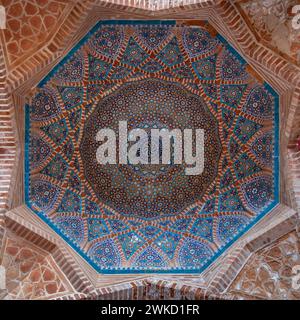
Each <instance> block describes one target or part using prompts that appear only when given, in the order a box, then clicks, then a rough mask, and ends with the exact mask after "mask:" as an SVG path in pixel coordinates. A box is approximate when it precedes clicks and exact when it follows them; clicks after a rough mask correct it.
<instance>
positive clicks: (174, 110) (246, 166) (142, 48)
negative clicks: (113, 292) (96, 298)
mask: <svg viewBox="0 0 300 320" xmlns="http://www.w3.org/2000/svg"><path fill="white" fill-rule="evenodd" d="M278 104H279V101H278V95H277V94H276V92H275V91H274V90H273V89H272V88H271V87H270V85H268V84H267V83H261V82H260V81H259V80H257V79H256V78H255V71H254V70H253V69H252V67H251V66H250V65H249V64H248V63H247V62H246V61H245V60H244V59H243V58H242V57H241V55H240V54H239V53H237V52H236V51H235V50H234V49H233V48H232V47H231V46H230V45H229V44H228V43H227V42H226V40H225V39H224V38H223V37H221V36H220V35H218V34H217V33H216V32H215V30H213V29H212V27H211V26H210V25H209V24H207V23H205V22H203V25H202V26H199V27H193V28H192V27H188V26H182V25H180V24H176V22H175V21H155V22H152V21H143V22H142V21H113V22H112V21H101V22H99V23H98V24H97V25H96V26H95V27H94V28H93V29H92V30H91V31H90V32H89V33H88V34H87V35H86V36H85V37H84V38H83V39H82V40H81V41H80V42H79V43H78V45H77V46H76V47H75V48H73V49H72V50H71V51H70V52H69V53H68V55H67V56H66V57H65V58H64V59H63V60H62V61H61V62H60V63H59V64H58V65H57V66H56V67H55V68H54V69H53V70H52V71H51V72H50V73H49V74H48V76H46V78H45V79H43V80H42V81H41V83H40V84H39V87H38V90H37V92H36V94H35V95H34V97H33V98H32V100H31V102H30V104H29V105H27V106H26V137H25V139H26V141H25V153H26V155H25V169H26V170H25V172H26V173H25V191H26V203H27V205H28V206H29V207H30V208H31V209H32V210H33V211H34V214H37V215H38V216H39V217H40V218H41V219H43V220H44V221H45V222H46V223H47V224H48V225H49V226H50V227H51V228H52V229H53V230H55V231H56V232H57V233H58V234H59V235H60V236H61V237H62V238H63V239H64V240H66V241H67V242H68V243H69V244H70V246H72V247H73V248H74V249H75V250H76V251H77V252H78V253H79V254H80V255H81V256H82V257H83V258H84V259H86V260H87V261H88V262H89V263H90V264H91V265H92V266H93V267H94V268H95V269H96V270H97V271H99V272H101V273H139V272H165V273H172V272H173V273H174V272H175V273H197V272H201V271H202V270H204V269H205V268H206V267H207V266H209V265H210V264H211V263H212V262H213V261H214V260H215V259H216V258H217V257H218V256H219V255H220V254H221V253H222V252H224V250H226V248H228V247H229V246H230V245H231V244H232V243H233V242H234V241H236V240H237V239H238V238H239V237H240V236H241V235H242V234H244V233H245V232H246V231H247V230H249V228H251V227H252V226H253V225H254V224H255V223H256V222H257V221H258V220H259V219H261V218H262V217H263V216H264V215H265V214H267V213H268V212H269V211H270V210H271V209H272V208H273V207H275V206H276V205H277V204H278V202H279V190H278V189H279V178H278V176H279V169H278V168H279V119H278ZM119 120H126V121H128V126H129V128H136V127H139V128H141V127H142V128H144V129H145V130H148V129H149V128H153V127H155V128H168V129H173V128H180V129H183V128H187V127H188V128H192V129H195V128H203V129H204V132H205V163H204V172H203V173H202V174H201V175H199V176H187V175H184V173H183V166H178V165H177V166H176V165H172V164H171V165H169V166H168V165H159V166H156V167H152V166H151V165H149V166H142V165H134V166H133V165H125V166H124V165H123V166H121V165H109V166H101V165H99V164H97V162H95V160H96V157H95V152H96V149H97V146H99V142H97V141H96V140H95V135H96V133H97V130H98V129H99V128H100V127H112V128H114V127H115V126H116V123H117V121H119Z"/></svg>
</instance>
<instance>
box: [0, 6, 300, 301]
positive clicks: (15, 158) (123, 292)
mask: <svg viewBox="0 0 300 320" xmlns="http://www.w3.org/2000/svg"><path fill="white" fill-rule="evenodd" d="M4 2H5V1H4ZM8 2H9V7H11V6H12V5H13V4H18V3H20V1H8ZM45 3H47V5H46V4H45V6H44V7H43V6H42V7H41V6H40V4H39V3H38V1H37V6H36V9H38V10H42V11H41V13H40V15H41V18H42V19H46V17H47V16H49V17H51V19H54V20H52V21H53V24H54V25H55V27H54V28H53V29H51V36H49V34H47V33H44V35H43V36H41V37H40V39H39V41H36V42H35V43H36V47H35V48H34V50H30V48H28V50H25V49H26V44H25V48H24V41H23V44H22V40H24V39H25V40H26V37H27V36H26V32H25V34H24V33H22V32H21V33H20V34H19V41H20V42H19V43H18V44H17V46H18V50H20V48H21V49H22V50H23V52H22V54H23V55H22V56H20V57H22V58H20V57H19V51H18V52H17V51H16V50H17V49H16V48H15V51H14V48H13V46H12V44H11V43H13V41H12V40H11V39H10V40H9V41H8V40H7V37H8V36H7V35H5V33H3V32H2V33H1V34H0V39H1V46H0V107H1V108H0V181H1V184H0V244H1V241H2V245H1V248H2V251H0V252H2V256H3V257H4V255H6V253H5V250H4V249H3V248H6V247H7V245H4V243H6V244H7V241H8V239H9V237H10V239H11V240H10V241H16V240H15V239H18V241H20V239H23V241H24V243H26V245H27V244H28V243H29V244H28V245H30V243H31V244H33V245H37V244H38V245H39V246H40V247H41V248H42V250H45V251H46V252H48V254H46V255H50V256H51V259H54V261H55V264H56V267H57V268H58V269H59V272H58V273H59V274H60V272H61V276H59V277H62V278H60V280H59V281H62V279H63V278H64V279H67V280H64V281H67V282H68V283H69V284H70V287H69V288H70V289H68V290H69V291H68V292H65V291H64V292H61V293H60V294H59V295H57V296H50V295H49V294H48V295H47V294H46V295H45V296H44V298H54V299H57V298H59V299H105V298H116V299H153V298H159V299H166V298H172V299H179V298H181V299H183V298H186V299H205V298H210V299H211V298H224V299H232V298H245V297H248V298H249V297H251V298H261V297H262V296H261V295H257V293H256V292H255V291H239V290H240V289H237V288H242V287H243V288H244V284H243V283H244V282H245V281H246V280H241V279H244V278H243V276H242V274H243V273H247V271H245V270H248V269H251V268H253V267H251V266H253V262H251V261H252V260H253V259H254V260H255V259H258V260H259V261H261V260H263V258H259V257H262V256H263V257H264V256H266V252H268V250H269V249H268V248H270V250H271V248H273V247H272V244H269V243H268V244H266V248H265V249H263V250H265V251H259V252H258V253H256V254H255V257H256V258H251V259H252V260H251V259H250V260H249V267H247V265H246V266H245V267H244V269H243V265H244V264H245V263H246V261H247V259H248V258H249V257H250V256H252V255H253V253H251V250H250V251H249V249H247V250H246V251H245V249H243V248H242V247H240V248H237V250H236V251H233V252H232V255H229V256H227V257H226V259H227V260H226V261H227V263H228V266H227V267H226V268H224V270H223V271H220V270H219V272H220V273H219V275H218V277H215V278H214V281H215V285H213V286H212V287H211V288H210V289H207V288H202V287H201V286H200V284H199V283H198V284H197V282H194V283H193V284H189V285H186V284H184V281H182V282H178V281H177V280H176V279H168V280H163V279H156V278H153V277H146V278H145V279H137V280H130V281H128V282H126V283H124V284H114V285H111V286H108V285H102V287H101V288H96V287H97V284H95V283H94V282H93V281H91V279H89V278H88V277H87V276H86V275H85V269H86V270H88V268H85V267H84V263H83V262H82V263H80V264H78V263H77V260H74V257H72V252H71V251H70V250H69V249H68V248H67V247H66V246H64V244H61V245H60V246H59V247H58V246H57V243H53V242H52V240H51V237H49V236H48V235H47V236H46V234H45V233H44V231H40V230H42V229H40V226H36V227H31V228H29V226H28V225H26V223H24V221H23V220H22V218H21V216H22V214H21V212H22V210H21V209H20V210H19V209H18V210H15V216H16V217H17V218H14V219H13V218H12V217H10V218H6V226H5V228H1V226H4V224H5V221H4V214H5V212H6V211H7V209H11V208H13V207H15V206H18V205H21V204H22V202H23V196H22V188H23V183H22V173H23V171H22V143H23V142H22V140H23V135H22V134H23V131H22V130H23V117H22V113H21V112H19V111H20V108H23V104H24V101H25V100H24V98H23V97H27V98H30V95H31V94H32V92H33V90H32V88H34V86H35V85H36V83H37V82H38V81H39V79H41V78H42V77H43V76H44V75H45V74H46V73H47V72H48V71H49V70H50V69H51V68H52V66H53V65H54V64H55V63H57V61H59V60H60V59H61V58H62V57H63V56H64V55H65V53H66V52H67V51H68V50H69V49H70V48H71V47H72V46H73V45H74V44H75V43H76V42H78V40H79V39H80V38H81V37H82V36H83V35H84V34H85V33H86V32H87V31H88V30H89V29H90V27H91V26H92V25H93V24H94V23H95V22H96V21H97V20H99V19H109V18H119V19H120V18H124V19H126V18H131V19H134V18H136V19H149V17H150V18H151V17H155V19H162V18H165V19H167V18H172V19H190V18H193V19H203V18H208V19H209V21H210V22H211V23H212V24H214V25H215V27H216V28H217V29H218V31H219V32H220V33H221V34H222V35H223V36H225V37H227V38H228V39H229V40H230V41H231V42H232V44H233V45H234V46H235V47H236V48H237V49H238V50H240V51H241V52H243V53H244V54H245V56H246V57H247V59H248V60H249V61H250V62H251V63H253V64H254V65H255V67H256V70H259V71H261V72H265V74H266V77H269V81H270V83H271V84H272V85H274V86H275V87H277V88H278V92H279V93H280V97H281V102H282V108H283V110H282V126H281V127H282V132H281V136H282V149H283V150H287V147H289V149H288V152H284V154H283V156H284V157H285V158H284V161H283V164H284V166H283V167H282V170H283V172H282V176H283V177H284V181H283V183H284V186H283V188H282V190H288V197H287V199H286V202H287V203H288V204H289V205H291V206H292V207H293V208H295V209H296V210H297V211H298V209H299V205H300V189H299V188H300V183H299V174H300V173H299V172H300V171H299V170H300V163H299V157H300V155H299V152H298V151H297V150H296V147H295V141H296V139H297V137H298V136H299V135H300V126H299V119H300V111H299V101H300V69H299V67H297V66H296V65H294V64H293V63H292V62H291V61H290V60H288V59H285V57H282V56H281V55H279V54H278V53H277V52H275V51H272V49H270V48H269V47H265V46H264V44H263V43H261V42H260V41H259V40H258V39H256V38H255V36H254V35H253V33H252V32H251V29H250V28H249V26H248V25H247V23H246V22H245V21H244V19H243V17H242V15H241V13H240V11H239V10H238V8H237V7H236V6H235V4H234V3H233V2H230V1H219V0H217V1H206V2H203V3H202V4H201V5H200V4H193V5H188V6H186V7H179V8H172V9H168V10H161V11H158V12H156V13H155V15H154V13H153V12H150V11H148V12H147V11H145V10H140V9H138V8H133V7H124V6H122V5H120V3H119V4H117V5H116V4H111V3H108V2H104V1H97V0H96V1H92V0H88V1H69V2H68V1H65V2H64V3H65V6H61V7H60V5H59V3H61V2H60V1H54V0H49V1H45ZM51 3H52V11H51V9H50V8H51ZM55 3H56V4H57V3H58V4H57V6H56V8H57V9H54V7H53V4H55ZM16 8H18V6H16ZM66 8H67V9H66ZM10 10H12V9H10ZM14 10H17V9H14ZM27 10H28V9H27ZM31 10H35V9H34V8H31ZM47 10H48V11H49V10H50V11H51V12H52V14H48V13H47V12H48V11H47ZM53 11H54V13H55V14H54V13H53ZM10 12H11V13H10V14H11V15H14V14H15V15H16V14H17V13H14V11H10ZM17 12H18V11H17ZM29 12H30V9H29ZM27 14H28V12H27ZM20 16H21V14H20ZM47 19H50V18H47ZM11 20H14V19H11ZM36 23H37V22H36ZM35 27H36V26H35ZM25 29H26V28H25ZM45 32H46V31H45ZM22 37H23V38H22ZM8 38H9V37H8ZM8 45H9V46H8ZM22 45H23V47H22ZM16 52H17V53H16ZM17 128H18V130H17ZM10 190H11V191H10ZM34 228H36V230H34ZM5 229H8V230H10V231H9V233H10V235H9V236H8V235H6V233H5V232H4V231H5ZM284 230H289V229H284ZM282 232H284V231H282ZM281 235H282V233H279V234H278V236H281ZM287 237H288V238H287V239H296V238H297V234H296V233H295V232H294V233H290V235H289V236H287ZM280 241H283V242H284V241H286V240H280ZM288 241H289V240H288ZM281 243H282V242H280V243H279V244H277V246H279V247H280V248H281V247H282V245H281ZM284 243H285V242H284ZM275 246H276V245H275ZM298 249H299V246H298V247H296V246H295V250H298ZM280 250H281V249H280ZM280 252H282V254H283V257H282V259H285V258H284V254H285V251H280ZM260 259H261V260H260ZM254 260H253V261H254ZM251 263H252V264H251ZM247 268H248V269H247ZM240 270H242V271H241V273H240V274H241V276H240V278H237V280H236V282H235V283H234V284H232V285H231V286H230V288H229V285H230V283H231V282H232V281H233V280H234V278H235V277H236V274H237V273H238V272H239V271H240ZM211 273H212V274H213V273H214V270H211ZM225 275H226V276H228V281H225V282H224V281H222V277H223V276H225ZM94 278H95V279H96V278H97V276H95V277H94ZM100 278H101V276H100ZM168 278H170V277H168ZM218 278H219V279H218ZM239 279H240V280H239ZM19 281H21V282H22V281H23V278H22V280H19ZM115 281H120V280H115ZM115 281H113V279H112V283H115ZM239 281H240V282H239ZM247 281H248V280H247ZM266 282H268V280H266V279H265V280H264V281H262V286H265V283H266ZM98 284H100V285H101V281H98ZM274 286H275V287H276V288H278V286H279V287H280V284H278V283H277V284H275V285H274ZM22 290H23V289H22ZM266 290H267V291H265V297H266V296H267V297H270V296H268V294H269V293H270V292H275V291H276V290H277V289H276V290H275V289H274V290H273V291H270V290H269V287H268V289H266ZM268 290H269V291H268ZM46 291H47V290H46ZM46 291H44V292H46ZM237 291H238V292H237ZM253 292H254V293H253ZM276 292H277V291H276ZM272 294H274V296H276V294H275V293H271V295H272ZM31 297H33V296H31ZM35 297H36V296H35ZM286 297H289V298H295V297H297V294H294V293H293V294H291V293H287V294H286V295H283V296H281V298H286Z"/></svg>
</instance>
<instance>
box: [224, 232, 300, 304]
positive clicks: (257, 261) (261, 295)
mask: <svg viewBox="0 0 300 320" xmlns="http://www.w3.org/2000/svg"><path fill="white" fill-rule="evenodd" d="M299 249H300V243H299V238H298V237H297V235H296V233H295V232H291V233H289V234H288V235H286V236H284V237H282V238H281V239H279V240H278V241H276V242H275V243H274V244H273V245H271V246H268V247H266V248H264V249H261V250H259V251H258V252H257V253H255V254H254V255H253V256H252V257H251V258H250V260H249V261H248V263H247V264H246V265H245V267H244V268H243V269H242V271H241V272H240V274H239V275H238V277H237V278H236V279H235V281H234V283H233V284H232V285H231V287H230V289H229V292H230V293H231V294H233V295H235V297H236V298H240V299H242V298H243V299H296V300H298V299H299V298H300V290H294V289H293V288H292V268H293V266H295V265H299V263H300V251H299Z"/></svg>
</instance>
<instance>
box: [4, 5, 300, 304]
mask: <svg viewBox="0 0 300 320" xmlns="http://www.w3.org/2000/svg"><path fill="white" fill-rule="evenodd" d="M213 6H214V5H213V4H208V5H205V6H204V7H203V6H202V5H200V6H197V5H195V7H197V8H199V17H202V18H204V17H207V16H209V19H208V20H209V21H210V23H211V25H213V26H214V27H215V28H216V29H217V30H218V31H219V32H220V33H223V35H224V36H225V37H228V38H229V39H230V41H231V43H233V44H234V46H237V47H239V48H242V49H241V50H240V51H241V52H244V48H245V46H244V43H243V40H241V39H240V38H238V36H236V37H237V38H234V37H233V36H232V34H231V33H229V32H228V26H230V27H232V28H233V30H234V34H235V35H236V34H237V33H236V32H237V31H236V28H235V27H236V21H238V22H239V23H241V19H240V18H238V17H237V16H236V15H234V17H235V20H234V23H231V18H228V17H229V16H230V15H231V14H232V13H233V12H234V9H233V8H232V7H231V6H230V5H229V6H228V8H227V6H223V7H222V6H219V7H218V6H216V9H217V10H215V8H213ZM229 7H230V8H229ZM116 8H118V6H116ZM208 8H209V10H211V11H212V12H210V14H208V10H207V9H208ZM97 9H99V7H97ZM113 9H114V6H112V7H111V10H112V11H113ZM180 11H181V9H180ZM100 13H101V10H100V11H99V12H98V13H97V14H100ZM97 14H96V16H97ZM219 14H222V15H223V16H222V17H223V19H224V20H222V19H220V16H219ZM128 16H130V17H132V13H128ZM186 16H187V18H186V19H190V17H189V14H187V15H186ZM90 17H91V16H89V18H90ZM218 19H219V20H218ZM87 20H88V19H87ZM216 21H218V22H219V23H216ZM91 23H92V19H91V20H90V21H89V22H88V23H87V24H88V25H90V24H91ZM193 23H194V22H192V23H189V24H193ZM196 24H197V23H196ZM226 28H227V29H226ZM243 35H245V34H243ZM247 35H248V36H249V35H250V38H251V33H249V30H247ZM242 44H243V45H242ZM240 45H242V46H240ZM259 50H260V51H258V52H261V51H262V48H261V46H260V47H259ZM246 56H247V54H246ZM55 57H56V56H55V55H54V56H53V57H52V58H51V61H55V60H54V59H55ZM43 59H44V58H42V57H41V61H43ZM268 59H270V56H269V57H268ZM276 59H277V60H276ZM247 60H248V59H247ZM271 60H272V61H274V60H276V61H283V60H280V58H278V57H276V56H274V55H271ZM250 61H251V65H252V66H254V68H255V69H256V70H259V73H260V74H262V75H263V77H264V78H265V79H270V81H271V82H272V83H273V86H274V87H275V88H278V91H279V92H280V99H281V103H280V106H281V108H283V107H284V108H286V105H287V101H286V100H285V99H283V96H284V95H285V92H289V90H292V89H291V88H292V85H291V86H288V85H287V87H288V88H290V89H282V87H280V83H285V84H287V82H286V80H282V79H287V78H288V79H289V81H292V83H294V79H292V78H291V76H290V74H287V73H285V74H282V73H281V76H282V77H283V78H282V79H279V78H278V76H277V75H275V74H276V73H277V74H278V72H279V70H281V69H280V68H277V69H276V72H275V71H274V68H273V69H272V74H269V73H267V72H265V70H264V68H263V66H264V65H265V66H267V67H270V66H271V65H270V64H269V62H268V61H269V60H264V59H261V57H258V56H256V58H251V59H250ZM52 65H53V62H52ZM43 66H44V65H41V66H40V68H43ZM48 69H49V68H46V69H45V68H44V71H43V72H44V74H45V73H46V72H47V70H48ZM21 72H24V77H25V78H26V77H28V75H26V72H27V70H25V69H24V70H22V71H21ZM257 75H258V74H257ZM258 77H260V76H258ZM289 77H290V78H289ZM37 78H40V75H38V74H37V75H35V79H37ZM273 79H275V80H274V81H273ZM9 81H10V83H13V80H12V78H10V80H9ZM33 81H35V80H33ZM31 86H32V81H31V80H30V81H27V84H26V83H25V85H23V86H22V88H20V89H21V90H20V91H19V89H16V90H15V91H14V92H13V95H14V96H15V97H16V100H17V101H19V102H18V103H17V104H16V107H17V106H19V107H20V108H21V107H22V105H20V101H22V99H23V95H22V96H19V92H22V90H24V88H26V90H27V92H29V91H30V88H31ZM13 87H14V88H17V87H18V82H16V83H13ZM287 94H288V93H287ZM31 95H32V93H31ZM21 97H22V98H21ZM293 103H295V100H293ZM289 117H291V115H289ZM21 118H22V116H21ZM21 118H19V115H18V116H16V120H17V123H20V120H21V123H22V119H21ZM286 118H287V119H288V117H286ZM289 119H290V118H289ZM20 127H22V126H20ZM283 127H284V128H285V127H286V123H285V124H284V125H283ZM287 130H288V133H287V134H290V131H289V130H290V127H289V128H287ZM281 137H282V135H281ZM283 140H284V139H283ZM18 148H19V150H22V147H21V145H19V146H18ZM283 160H286V159H284V158H283ZM17 163H18V162H17ZM281 166H283V164H281ZM282 173H283V171H281V174H282ZM15 174H17V173H15ZM19 179H20V176H18V175H17V181H18V180H19ZM21 179H22V178H21ZM282 186H283V187H284V188H281V192H283V190H284V189H286V188H287V187H286V182H284V183H283V182H282ZM21 192H22V190H21ZM284 198H285V197H284ZM284 198H283V199H284ZM281 199H282V197H281ZM284 201H287V202H289V199H286V198H285V200H284ZM10 203H12V205H11V207H17V206H18V205H20V204H22V199H21V198H19V197H18V195H17V196H14V198H13V201H10ZM21 210H23V211H26V212H27V213H25V212H24V214H21V215H18V214H17V215H16V214H15V213H14V210H12V211H8V212H7V214H6V217H7V219H8V225H9V226H11V227H12V228H13V229H14V230H16V229H18V228H19V227H20V224H21V225H23V226H24V227H25V226H26V228H27V229H28V230H29V229H31V230H32V232H35V233H39V234H43V237H46V239H48V238H49V236H48V234H51V231H50V230H49V231H48V232H46V231H45V228H46V226H44V225H43V223H42V222H41V221H40V222H38V220H37V221H35V223H33V221H30V223H29V222H28V221H29V220H30V219H29V218H30V216H28V215H27V214H28V213H29V212H28V209H26V208H25V207H24V206H23V209H22V208H20V212H21ZM271 215H272V220H271V219H268V220H266V219H263V220H262V221H260V223H259V224H257V226H255V227H254V228H252V229H251V230H250V231H248V232H247V235H248V236H247V237H246V235H244V237H242V238H241V239H240V240H241V241H237V242H239V244H237V243H235V245H236V246H235V247H236V248H235V251H234V250H233V251H232V248H233V246H232V247H231V248H229V249H228V250H227V251H226V252H227V254H228V255H225V256H224V255H222V257H220V258H219V259H218V260H217V261H216V262H218V263H214V266H212V269H210V270H206V271H207V272H208V271H211V274H213V276H210V279H211V278H213V279H214V281H213V282H214V286H213V288H214V289H216V290H217V291H218V292H221V290H219V289H220V286H221V287H222V288H221V289H224V281H225V282H226V283H227V285H228V283H229V282H230V280H229V282H228V281H227V280H224V278H223V279H222V275H223V276H224V274H226V272H229V271H230V275H229V278H230V279H232V277H234V275H235V274H236V273H237V272H238V267H239V266H240V263H242V262H241V261H245V260H246V259H247V257H248V256H249V254H250V253H251V252H252V250H257V248H258V246H262V245H263V244H265V243H268V242H270V241H272V239H276V237H278V236H279V235H280V234H282V233H284V232H288V230H291V229H292V228H294V226H295V223H296V220H297V219H296V213H295V211H293V210H292V209H289V208H288V207H286V206H284V205H282V204H281V205H279V206H278V207H277V208H275V209H274V210H273V211H272V214H271ZM280 215H281V217H280ZM24 217H27V218H28V221H26V219H25V220H23V219H24ZM31 220H32V219H31ZM268 222H272V223H271V225H270V226H269V227H270V228H268V225H266V224H268ZM32 223H33V225H35V224H36V226H38V228H41V230H42V229H44V231H43V232H40V231H39V230H36V227H34V226H33V225H32ZM30 224H31V227H30ZM258 225H260V232H259V231H258V230H256V231H255V232H254V233H253V232H252V231H254V229H255V228H256V227H258ZM18 226H19V227H18ZM256 229H257V228H256ZM267 229H269V230H268V231H266V230H267ZM270 230H273V231H272V232H271V233H270ZM274 230H275V231H274ZM51 239H52V241H53V243H57V241H56V240H55V239H54V238H53V235H52V238H51ZM251 243H252V244H251ZM61 245H62V243H61ZM66 248H68V247H66ZM236 250H237V251H236ZM241 250H242V256H239V257H238V258H237V255H239V254H241ZM249 250H250V251H249ZM64 255H66V256H68V259H70V256H73V258H74V259H75V261H79V260H78V258H76V256H74V255H73V253H72V250H71V251H70V252H69V254H67V253H66V252H64ZM220 259H222V260H221V261H223V262H224V261H225V265H226V268H225V269H226V271H224V266H223V268H221V266H220ZM224 259H225V260H224ZM226 261H228V262H226ZM236 262H237V263H238V265H235V263H236ZM79 265H80V266H81V267H82V270H83V271H84V273H86V272H87V270H89V271H90V272H92V269H90V268H89V266H88V265H86V264H85V262H84V261H81V262H80V263H79ZM231 267H233V269H231ZM73 268H76V267H75V266H74V264H73ZM220 268H221V269H220ZM77 269H78V268H77ZM76 272H78V271H76ZM227 275H228V274H227ZM102 277H103V276H102ZM156 277H158V276H156ZM203 277H204V278H205V277H207V274H206V273H205V272H203V273H202V278H203ZM168 278H169V277H168ZM202 278H201V277H200V278H199V276H196V277H193V276H190V277H189V279H190V280H191V282H190V283H191V284H192V283H195V282H194V281H198V285H199V281H200V280H201V279H202ZM106 279H107V281H109V282H110V283H118V282H120V281H122V280H121V279H120V278H118V277H114V278H110V277H109V276H108V277H107V278H106ZM118 279H119V280H118ZM132 279H135V278H132ZM161 279H164V278H161ZM170 279H171V281H172V279H174V278H172V277H171V278H170ZM176 279H177V280H178V281H180V279H182V280H183V281H184V279H185V280H187V279H186V278H184V277H183V278H181V277H180V276H176ZM218 279H219V280H218ZM85 280H87V278H85ZM174 280H175V279H174ZM187 282H188V281H187ZM200 282H201V281H200ZM181 283H182V284H183V282H181ZM184 283H186V281H185V282H184ZM206 284H207V285H208V281H207V282H206ZM94 285H97V281H96V282H94ZM98 285H100V283H98ZM135 286H136V287H137V288H139V287H140V286H141V284H139V283H138V281H136V282H135ZM225 287H226V286H225ZM116 290H117V288H116ZM99 294H100V293H99ZM70 298H72V297H70Z"/></svg>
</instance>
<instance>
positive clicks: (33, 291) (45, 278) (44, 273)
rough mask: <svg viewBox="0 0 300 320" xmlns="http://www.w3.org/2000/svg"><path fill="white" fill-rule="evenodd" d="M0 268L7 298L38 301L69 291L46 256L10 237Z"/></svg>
mask: <svg viewBox="0 0 300 320" xmlns="http://www.w3.org/2000/svg"><path fill="white" fill-rule="evenodd" d="M1 265H3V266H4V267H5V269H6V289H7V294H8V296H9V298H10V299H41V298H44V297H47V298H50V297H57V296H59V295H62V294H63V295H65V294H66V293H71V292H72V287H71V286H70V285H69V284H68V283H67V281H66V279H65V278H64V276H63V274H62V273H61V272H60V271H59V269H58V268H57V266H56V264H55V262H54V260H53V258H52V257H51V256H50V255H49V253H47V252H45V251H42V250H41V249H39V248H38V247H35V246H34V245H32V244H31V243H28V242H27V241H24V239H19V238H16V237H15V236H14V235H13V234H9V235H8V236H7V238H6V241H5V248H4V254H3V257H2V259H1Z"/></svg>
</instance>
